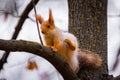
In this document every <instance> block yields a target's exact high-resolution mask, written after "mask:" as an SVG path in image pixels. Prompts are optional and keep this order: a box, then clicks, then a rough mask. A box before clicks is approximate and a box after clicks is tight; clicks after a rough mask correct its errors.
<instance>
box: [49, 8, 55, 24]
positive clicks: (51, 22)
mask: <svg viewBox="0 0 120 80" xmlns="http://www.w3.org/2000/svg"><path fill="white" fill-rule="evenodd" d="M48 21H49V23H50V24H54V19H53V15H52V10H51V9H49V19H48Z"/></svg>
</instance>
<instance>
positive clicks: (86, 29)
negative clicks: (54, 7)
mask: <svg viewBox="0 0 120 80" xmlns="http://www.w3.org/2000/svg"><path fill="white" fill-rule="evenodd" d="M68 5H69V31H70V32H71V33H73V34H74V35H75V36H77V38H78V41H79V46H80V48H85V49H88V50H91V51H93V52H96V53H98V54H99V55H100V56H101V57H102V60H103V62H102V66H101V67H100V68H98V69H93V70H90V69H86V70H82V69H81V70H80V71H79V73H78V76H79V77H80V80H102V78H103V77H104V76H106V74H108V67H107V0H68ZM105 80H106V79H105Z"/></svg>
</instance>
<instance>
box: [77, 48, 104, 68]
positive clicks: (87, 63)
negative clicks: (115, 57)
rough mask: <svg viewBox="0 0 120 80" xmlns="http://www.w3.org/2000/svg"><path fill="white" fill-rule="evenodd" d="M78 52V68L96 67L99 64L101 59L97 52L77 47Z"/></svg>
mask: <svg viewBox="0 0 120 80" xmlns="http://www.w3.org/2000/svg"><path fill="white" fill-rule="evenodd" d="M78 52H79V53H78V59H79V65H80V68H97V67H100V66H101V63H102V59H101V57H100V56H99V55H98V54H95V53H93V52H91V51H89V50H85V49H79V51H78Z"/></svg>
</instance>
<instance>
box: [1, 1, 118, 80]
mask: <svg viewBox="0 0 120 80" xmlns="http://www.w3.org/2000/svg"><path fill="white" fill-rule="evenodd" d="M30 1H31V0H24V1H23V0H0V39H7V40H8V39H11V38H12V36H13V33H14V31H15V27H16V24H17V23H18V21H19V19H20V17H21V14H22V12H23V11H24V9H25V7H26V6H27V5H28V3H29V2H30ZM119 3H120V0H108V11H107V12H108V13H107V20H108V21H107V22H108V24H107V30H108V32H107V33H108V35H107V39H108V68H109V73H110V74H113V75H114V76H117V75H120V37H119V36H120V23H119V21H120V5H119ZM61 5H62V6H61ZM58 6H60V7H58ZM49 8H51V9H52V11H53V15H54V16H55V21H56V25H57V26H58V27H59V28H60V29H62V30H63V31H68V2H67V0H40V1H39V2H38V4H37V5H36V9H37V13H38V14H40V15H41V16H43V17H44V18H45V19H47V17H48V10H49ZM58 8H59V9H58ZM34 15H35V13H34V10H32V11H31V12H30V13H29V16H28V18H27V20H26V21H25V23H24V25H23V26H22V29H21V31H20V33H19V35H18V36H17V40H19V39H24V40H29V41H35V42H39V37H38V32H37V26H36V22H35V18H34ZM61 24H62V25H61ZM3 53H4V51H0V58H2V56H3ZM15 53H18V54H14V53H13V52H11V54H10V55H9V57H8V59H7V63H6V64H5V65H4V67H3V69H2V70H1V71H0V79H7V80H27V79H29V80H30V79H31V80H33V79H34V80H53V79H54V80H61V79H62V77H61V76H60V74H59V73H58V72H57V71H56V69H55V68H54V67H53V66H52V65H51V64H50V63H49V62H47V61H46V60H45V59H43V58H41V57H38V56H35V55H32V54H29V53H25V52H21V54H19V52H15ZM28 62H33V63H32V64H37V67H36V69H34V70H30V69H28V68H27V65H28ZM0 64H1V63H0Z"/></svg>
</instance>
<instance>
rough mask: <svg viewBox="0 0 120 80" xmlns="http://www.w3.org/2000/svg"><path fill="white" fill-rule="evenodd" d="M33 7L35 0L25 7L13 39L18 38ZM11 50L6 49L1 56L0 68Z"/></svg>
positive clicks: (36, 0) (36, 1)
mask: <svg viewBox="0 0 120 80" xmlns="http://www.w3.org/2000/svg"><path fill="white" fill-rule="evenodd" d="M38 1H39V0H34V4H35V5H36V4H37V3H38ZM32 9H33V2H32V0H31V2H30V3H29V4H28V5H27V7H26V8H25V10H24V11H23V13H22V15H21V17H20V20H19V22H18V24H17V25H16V28H15V32H14V33H13V36H12V39H16V38H17V36H18V34H19V32H20V30H21V28H22V26H23V24H24V22H25V20H26V18H28V14H29V12H30V11H31V10H32ZM9 53H10V52H9V51H6V52H5V53H4V54H3V57H2V58H1V60H0V63H1V64H0V70H1V69H2V68H3V65H4V63H5V62H6V61H7V58H8V56H9Z"/></svg>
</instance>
